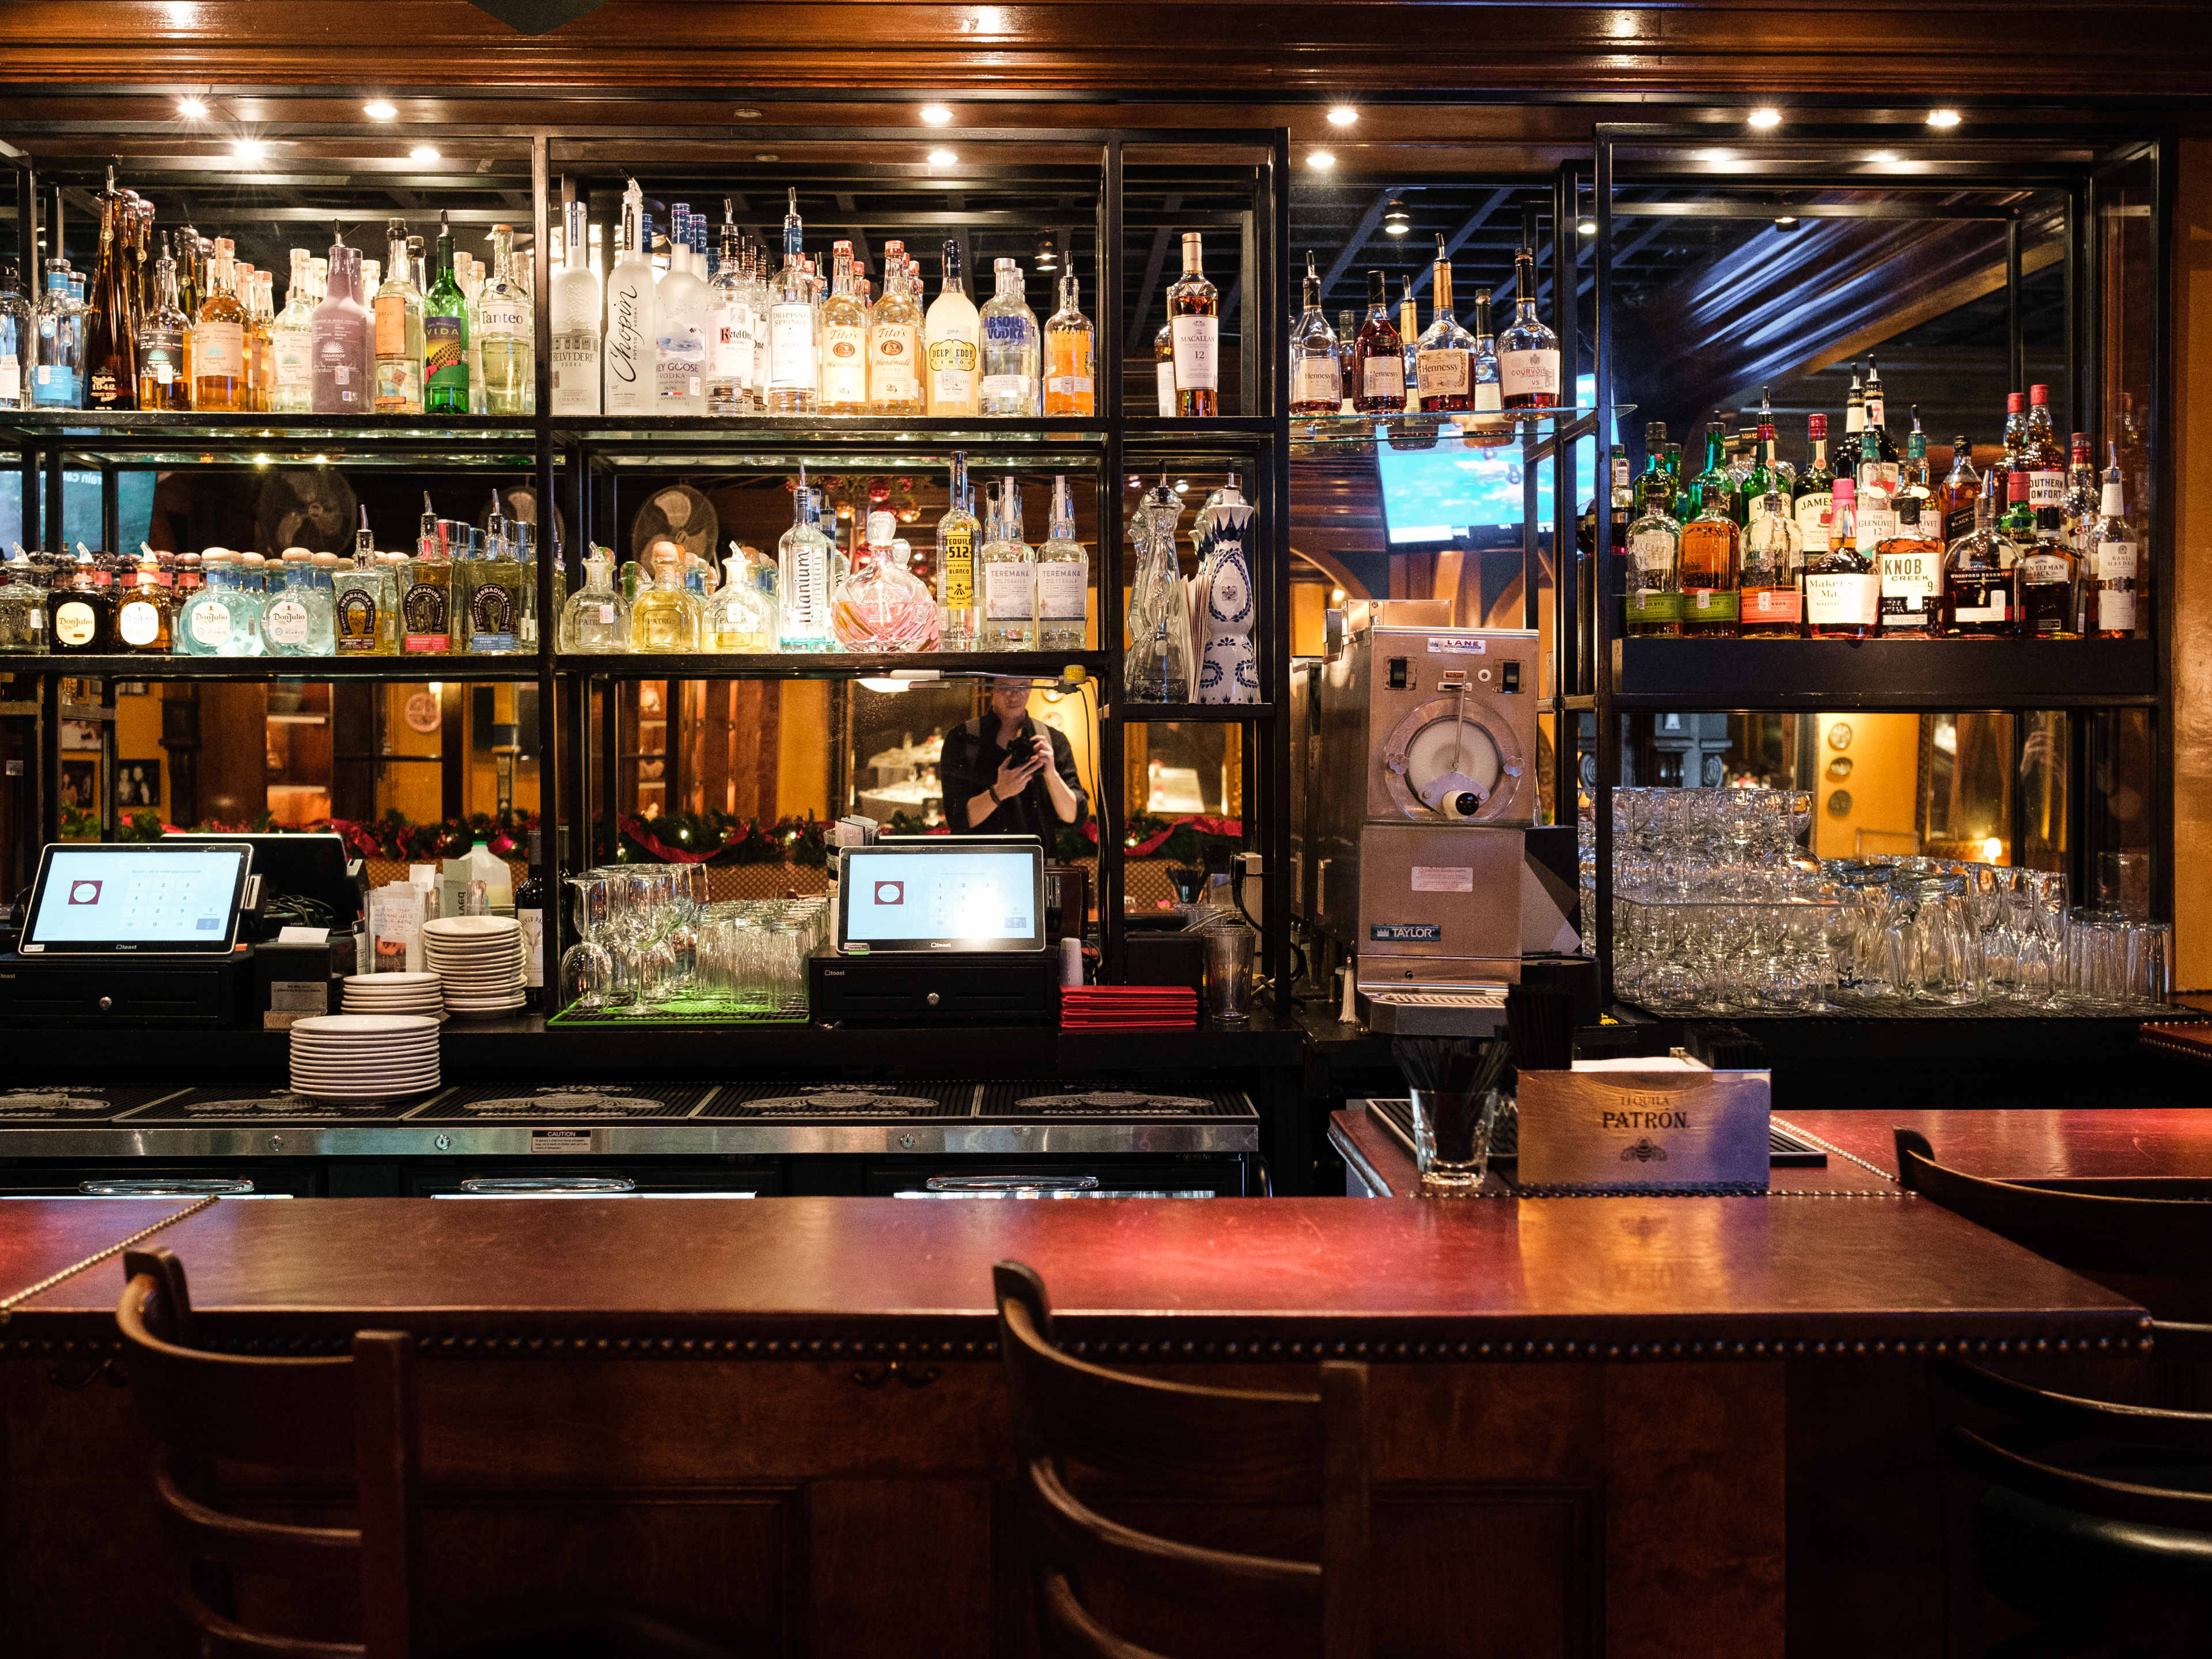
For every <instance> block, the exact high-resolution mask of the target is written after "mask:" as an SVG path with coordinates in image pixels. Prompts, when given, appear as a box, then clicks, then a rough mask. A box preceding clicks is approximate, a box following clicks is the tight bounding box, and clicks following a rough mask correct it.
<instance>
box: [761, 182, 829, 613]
mask: <svg viewBox="0 0 2212 1659" xmlns="http://www.w3.org/2000/svg"><path fill="white" fill-rule="evenodd" d="M803 237H804V228H803V227H802V226H801V225H800V223H799V191H797V190H796V189H795V188H794V189H793V191H791V194H790V206H789V208H788V209H787V210H786V211H785V213H784V216H783V269H782V270H780V271H778V272H777V273H776V276H775V281H774V282H773V283H770V284H769V307H768V412H769V414H771V415H811V414H812V413H814V410H815V407H816V405H817V403H818V401H819V400H820V396H821V350H820V342H819V331H820V327H821V321H822V319H821V317H820V315H819V313H817V311H816V309H815V304H814V279H813V278H812V277H811V276H808V275H807V274H806V271H805V268H804V267H803V266H802V265H801V264H800V263H799V258H800V254H801V252H802V241H803ZM822 609H823V616H822V619H821V620H822V623H823V630H824V636H825V638H826V636H827V626H828V623H829V614H828V612H829V604H828V595H826V594H825V595H823V607H822ZM824 648H826V647H824Z"/></svg>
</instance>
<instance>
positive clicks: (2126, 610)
mask: <svg viewBox="0 0 2212 1659" xmlns="http://www.w3.org/2000/svg"><path fill="white" fill-rule="evenodd" d="M2135 626H2136V547H2135V544H2134V543H2133V542H2100V543H2099V544H2098V545H2097V629H2098V631H2099V632H2100V633H2105V634H2132V633H2133V632H2135Z"/></svg>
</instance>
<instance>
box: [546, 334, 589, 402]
mask: <svg viewBox="0 0 2212 1659" xmlns="http://www.w3.org/2000/svg"><path fill="white" fill-rule="evenodd" d="M552 356H553V412H554V413H555V414H556V415H596V414H597V413H599V336H598V335H596V334H556V335H555V336H554V337H553V353H552Z"/></svg>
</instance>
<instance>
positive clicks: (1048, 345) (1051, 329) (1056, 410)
mask: <svg viewBox="0 0 2212 1659" xmlns="http://www.w3.org/2000/svg"><path fill="white" fill-rule="evenodd" d="M1079 286H1080V285H1079V283H1077V281H1076V276H1075V273H1074V272H1073V270H1071V271H1069V272H1067V273H1066V275H1065V276H1062V277H1061V278H1060V309H1059V310H1057V311H1055V312H1054V313H1052V315H1051V316H1049V317H1048V318H1046V319H1045V325H1044V412H1045V413H1046V414H1048V415H1095V414H1097V412H1098V391H1097V371H1096V369H1095V368H1094V367H1093V364H1092V362H1091V359H1092V355H1093V354H1092V345H1093V343H1094V335H1093V332H1092V330H1091V319H1089V318H1088V317H1086V316H1085V315H1084V314H1083V307H1081V306H1080V305H1079V304H1078V303H1077V301H1078V299H1079Z"/></svg>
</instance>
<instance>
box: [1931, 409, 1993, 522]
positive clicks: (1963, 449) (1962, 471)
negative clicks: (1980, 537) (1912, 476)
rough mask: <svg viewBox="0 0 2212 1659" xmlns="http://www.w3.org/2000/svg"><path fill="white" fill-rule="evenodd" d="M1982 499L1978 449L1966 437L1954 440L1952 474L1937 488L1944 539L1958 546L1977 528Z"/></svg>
mask: <svg viewBox="0 0 2212 1659" xmlns="http://www.w3.org/2000/svg"><path fill="white" fill-rule="evenodd" d="M1981 496H1982V480H1981V475H1980V474H1979V473H1978V472H1976V471H1974V447H1973V445H1972V442H1970V441H1968V440H1967V438H1966V435H1964V434H1961V435H1960V436H1958V437H1955V438H1954V439H1952V440H1951V470H1950V471H1948V472H1947V473H1945V474H1944V475H1943V482H1942V483H1941V484H1939V485H1937V486H1936V511H1937V513H1940V514H1941V515H1942V530H1943V537H1944V539H1945V540H1946V541H1952V542H1955V541H1956V540H1958V538H1960V537H1961V536H1966V535H1971V534H1972V533H1973V528H1974V504H1975V503H1976V502H1977V501H1979V500H1980V499H1981Z"/></svg>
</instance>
